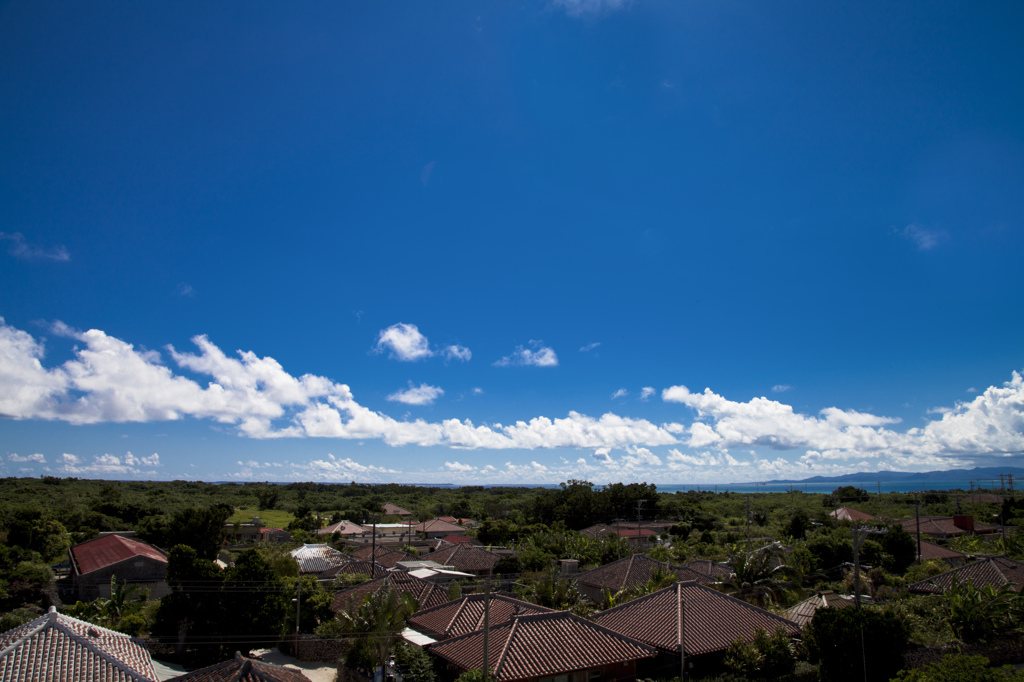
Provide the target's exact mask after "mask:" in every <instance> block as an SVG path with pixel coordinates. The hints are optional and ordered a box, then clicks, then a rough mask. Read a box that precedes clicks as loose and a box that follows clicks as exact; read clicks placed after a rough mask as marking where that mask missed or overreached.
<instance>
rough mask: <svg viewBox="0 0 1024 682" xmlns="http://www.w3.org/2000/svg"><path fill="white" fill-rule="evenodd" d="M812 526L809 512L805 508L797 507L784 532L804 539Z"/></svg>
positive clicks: (797, 538) (795, 537)
mask: <svg viewBox="0 0 1024 682" xmlns="http://www.w3.org/2000/svg"><path fill="white" fill-rule="evenodd" d="M810 527H811V517H810V516H808V515H807V512H806V511H804V510H803V509H797V510H796V511H795V512H793V515H792V516H791V517H789V522H788V523H787V524H786V527H785V528H784V529H783V531H782V532H783V533H785V534H786V535H788V536H789V537H791V538H794V539H796V540H803V539H804V536H805V535H806V534H807V531H808V529H810Z"/></svg>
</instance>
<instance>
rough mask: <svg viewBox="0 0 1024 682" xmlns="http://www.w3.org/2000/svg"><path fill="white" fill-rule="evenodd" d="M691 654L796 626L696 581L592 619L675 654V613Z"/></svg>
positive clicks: (792, 631)
mask: <svg viewBox="0 0 1024 682" xmlns="http://www.w3.org/2000/svg"><path fill="white" fill-rule="evenodd" d="M680 602H682V603H683V605H684V606H683V608H682V612H683V626H684V627H683V630H684V632H685V635H684V638H685V641H686V653H687V654H689V655H700V654H707V653H711V652H715V651H724V650H725V649H727V648H728V647H729V645H730V644H732V643H733V642H734V641H735V640H736V639H737V638H742V639H744V640H746V641H750V640H751V639H753V637H754V633H755V631H756V630H758V629H763V630H766V631H768V632H773V631H774V630H775V629H776V628H779V627H781V628H783V629H784V630H785V631H786V632H787V634H789V635H795V634H796V633H797V632H799V628H798V627H797V625H796V623H794V622H792V621H789V620H786V619H785V618H781V617H779V616H776V615H775V614H773V613H770V612H768V611H765V610H764V609H759V608H757V607H756V606H752V605H751V604H748V603H746V602H744V601H740V600H739V599H736V598H734V597H730V596H728V595H726V594H722V593H721V592H718V591H717V590H714V589H712V588H710V587H707V586H705V585H701V584H699V583H696V582H680V583H676V584H675V585H672V586H670V587H666V588H665V589H663V590H658V591H657V592H653V593H651V594H649V595H647V596H645V597H640V598H639V599H634V600H633V601H631V602H627V603H625V604H622V605H621V606H616V607H615V608H612V609H608V610H607V611H602V612H601V613H598V614H595V615H594V622H596V623H598V624H599V625H603V626H605V627H607V628H609V629H611V630H615V631H616V632H619V633H622V634H623V635H626V636H628V637H632V638H634V639H637V640H639V641H641V642H643V643H644V644H649V645H650V646H655V647H657V648H659V649H662V650H663V651H669V652H677V651H679V639H678V637H679V635H678V632H679V617H680V616H679V614H680Z"/></svg>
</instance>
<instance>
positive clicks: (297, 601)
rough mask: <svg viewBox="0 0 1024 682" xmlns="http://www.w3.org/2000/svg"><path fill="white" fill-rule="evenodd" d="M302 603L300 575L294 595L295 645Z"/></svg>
mask: <svg viewBox="0 0 1024 682" xmlns="http://www.w3.org/2000/svg"><path fill="white" fill-rule="evenodd" d="M300 604H302V576H299V591H298V593H297V594H296V596H295V645H296V646H298V644H299V606H300Z"/></svg>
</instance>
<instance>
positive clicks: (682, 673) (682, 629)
mask: <svg viewBox="0 0 1024 682" xmlns="http://www.w3.org/2000/svg"><path fill="white" fill-rule="evenodd" d="M676 599H678V600H679V627H678V628H676V638H677V639H678V640H679V680H680V682H683V680H685V679H686V602H685V601H683V584H682V583H676Z"/></svg>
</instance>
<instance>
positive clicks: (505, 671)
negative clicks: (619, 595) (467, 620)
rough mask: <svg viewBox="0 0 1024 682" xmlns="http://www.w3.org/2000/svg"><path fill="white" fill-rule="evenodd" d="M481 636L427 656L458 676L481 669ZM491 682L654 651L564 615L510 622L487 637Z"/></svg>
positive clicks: (603, 663) (434, 646) (433, 650)
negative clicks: (456, 671) (434, 657)
mask: <svg viewBox="0 0 1024 682" xmlns="http://www.w3.org/2000/svg"><path fill="white" fill-rule="evenodd" d="M483 636H484V634H483V632H480V631H477V632H472V633H470V634H467V635H462V636H461V637H455V638H454V639H449V640H445V641H443V642H438V643H437V644H432V645H431V646H430V651H431V653H433V654H435V655H437V656H439V657H440V658H442V659H444V660H446V661H449V662H451V663H453V664H455V665H456V666H457V667H459V668H461V669H462V670H472V669H475V668H481V667H483ZM489 637H490V642H489V648H488V659H489V660H488V662H487V663H488V667H490V668H492V669H493V670H494V679H495V680H497V681H499V682H500V681H502V680H521V679H525V678H531V677H540V676H547V675H559V674H563V673H568V672H572V671H576V670H586V669H588V668H596V667H599V666H606V665H610V664H614V663H625V662H629V661H636V660H639V659H643V658H650V657H653V656H654V655H655V654H656V652H655V650H654V649H652V648H650V647H648V646H645V645H643V644H640V643H639V642H637V641H635V640H633V639H630V638H628V637H624V636H622V635H620V634H618V633H615V632H612V631H611V630H608V629H606V628H604V627H601V626H600V625H596V624H594V623H591V622H590V621H588V620H584V619H583V618H580V617H579V616H576V615H574V614H572V613H569V612H567V611H554V612H552V613H542V614H534V615H527V616H513V617H512V619H511V620H510V621H509V622H507V623H505V624H503V625H500V626H498V627H495V628H491V629H490V631H489Z"/></svg>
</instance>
